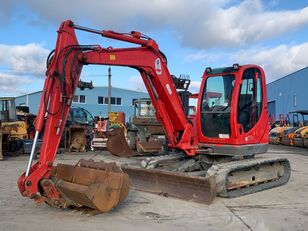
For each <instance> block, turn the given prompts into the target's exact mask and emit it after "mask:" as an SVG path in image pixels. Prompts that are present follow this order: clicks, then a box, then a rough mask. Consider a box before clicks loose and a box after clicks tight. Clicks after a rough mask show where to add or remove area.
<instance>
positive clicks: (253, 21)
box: [24, 0, 308, 48]
mask: <svg viewBox="0 0 308 231" xmlns="http://www.w3.org/2000/svg"><path fill="white" fill-rule="evenodd" d="M24 4H27V7H29V8H31V9H32V10H33V11H34V12H35V13H36V14H37V15H39V16H40V17H41V18H42V19H43V20H45V21H48V22H52V23H53V24H54V25H58V24H59V23H60V22H61V21H62V20H64V19H65V18H70V19H72V20H74V21H75V22H76V23H79V24H80V23H81V22H86V23H87V25H89V26H91V25H92V26H97V27H100V28H102V29H115V30H120V31H121V30H123V31H127V30H141V31H143V32H146V33H148V32H153V31H161V30H163V29H168V31H170V33H172V34H173V35H174V36H175V38H177V39H178V40H179V41H180V42H181V44H182V45H183V46H185V47H193V48H209V47H239V46H243V45H246V44H250V43H253V42H258V41H263V40H267V39H271V38H277V37H278V36H280V35H282V34H284V33H286V32H290V31H292V30H293V31H294V30H296V29H298V28H300V27H303V26H306V27H307V25H308V7H306V8H303V9H299V10H279V11H277V10H276V11H274V10H270V9H268V8H266V7H264V6H263V4H262V2H261V0H245V1H241V2H240V3H234V1H230V0H216V1H214V0H194V1H191V0H168V1H165V0H153V1H151V2H148V1H139V0H114V1H108V0H102V1H96V0H88V1H83V0H68V1H62V0H54V1H40V0H28V1H27V2H26V3H24ZM67 5H69V6H70V7H67ZM80 12H82V14H81V13H80Z"/></svg>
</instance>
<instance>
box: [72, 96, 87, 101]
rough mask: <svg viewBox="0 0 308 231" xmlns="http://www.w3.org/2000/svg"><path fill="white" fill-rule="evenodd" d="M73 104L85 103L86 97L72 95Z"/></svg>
mask: <svg viewBox="0 0 308 231" xmlns="http://www.w3.org/2000/svg"><path fill="white" fill-rule="evenodd" d="M73 102H74V103H86V96H85V95H74V98H73Z"/></svg>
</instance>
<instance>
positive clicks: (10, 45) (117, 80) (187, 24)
mask: <svg viewBox="0 0 308 231" xmlns="http://www.w3.org/2000/svg"><path fill="white" fill-rule="evenodd" d="M66 19H71V20H72V21H74V23H75V24H78V25H83V26H87V27H91V28H95V29H101V30H115V31H118V32H129V31H133V30H134V31H141V32H142V33H143V34H147V35H148V36H149V37H151V38H153V39H154V40H156V42H157V43H158V44H159V47H160V50H162V51H163V52H164V53H165V54H166V56H167V58H168V68H169V71H170V73H172V74H175V75H180V74H185V75H189V76H190V78H191V89H190V90H191V91H192V92H197V91H198V88H199V85H200V80H201V76H202V74H203V72H204V69H205V68H206V67H209V66H210V67H223V66H230V65H232V64H233V63H239V64H249V63H253V64H258V65H260V66H262V67H263V68H264V70H265V73H266V77H267V82H271V81H274V80H276V79H278V78H281V77H283V76H285V75H287V74H290V73H292V72H294V71H297V70H299V69H302V68H304V67H307V66H308V58H307V54H308V0H293V1H290V0H267V1H266V0H263V1H262V0H244V1H238V0H151V1H146V0H112V1H108V0H87V1H84V0H53V1H42V0H24V1H19V0H1V7H0V28H1V29H0V96H18V95H22V94H27V93H31V92H35V91H40V90H42V88H43V84H44V78H45V71H46V64H45V63H46V58H47V56H48V54H49V52H50V51H51V50H52V49H53V48H54V47H55V41H56V38H57V32H56V31H57V29H58V27H59V25H60V23H61V22H62V21H64V20H66ZM77 37H78V41H79V43H80V44H100V45H101V46H103V47H108V46H112V47H126V46H128V44H127V43H123V42H119V41H114V40H111V39H107V38H102V37H101V36H98V35H94V34H89V33H85V32H78V33H77ZM129 46H131V45H129ZM107 68H108V67H106V66H85V67H84V68H83V71H82V74H81V79H82V80H83V81H91V80H92V81H93V83H94V86H106V85H107V78H106V74H107ZM112 86H114V87H120V88H127V89H133V90H140V91H145V88H144V85H143V82H142V80H141V78H140V76H139V73H138V72H137V71H136V70H133V69H129V68H124V67H112Z"/></svg>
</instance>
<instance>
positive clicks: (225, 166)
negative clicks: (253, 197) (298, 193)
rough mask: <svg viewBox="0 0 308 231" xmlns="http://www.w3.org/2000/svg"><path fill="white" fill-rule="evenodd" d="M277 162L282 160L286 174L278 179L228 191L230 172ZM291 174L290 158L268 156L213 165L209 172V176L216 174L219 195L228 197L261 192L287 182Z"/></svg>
mask: <svg viewBox="0 0 308 231" xmlns="http://www.w3.org/2000/svg"><path fill="white" fill-rule="evenodd" d="M275 162H280V163H282V165H283V166H284V175H283V176H282V177H280V178H279V179H278V180H275V181H270V182H267V183H262V184H258V185H253V186H249V187H247V188H240V189H235V190H230V191H227V189H226V183H227V182H226V180H227V176H228V174H229V173H230V172H232V171H235V170H240V169H245V168H247V167H252V166H260V165H263V164H268V163H275ZM290 175H291V166H290V162H289V160H288V159H286V158H266V157H256V158H253V159H245V160H239V161H233V162H227V163H222V164H216V165H212V167H211V168H210V169H209V170H208V172H207V176H215V180H216V188H217V195H218V196H220V197H227V198H234V197H239V196H244V195H248V194H252V193H256V192H260V191H263V190H266V189H270V188H274V187H278V186H280V185H283V184H286V183H287V182H288V181H289V179H290Z"/></svg>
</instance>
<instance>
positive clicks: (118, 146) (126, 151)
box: [107, 127, 135, 157]
mask: <svg viewBox="0 0 308 231" xmlns="http://www.w3.org/2000/svg"><path fill="white" fill-rule="evenodd" d="M107 150H108V151H109V152H111V153H112V154H113V155H116V156H119V157H131V156H134V155H135V154H134V152H133V151H132V150H131V149H130V147H129V146H128V143H127V141H126V139H125V135H124V128H123V127H119V128H116V129H114V130H111V131H109V132H108V140H107Z"/></svg>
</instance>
